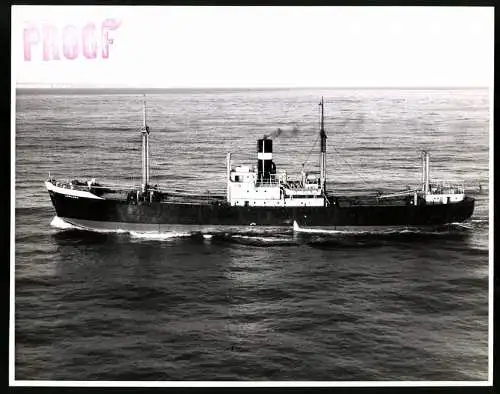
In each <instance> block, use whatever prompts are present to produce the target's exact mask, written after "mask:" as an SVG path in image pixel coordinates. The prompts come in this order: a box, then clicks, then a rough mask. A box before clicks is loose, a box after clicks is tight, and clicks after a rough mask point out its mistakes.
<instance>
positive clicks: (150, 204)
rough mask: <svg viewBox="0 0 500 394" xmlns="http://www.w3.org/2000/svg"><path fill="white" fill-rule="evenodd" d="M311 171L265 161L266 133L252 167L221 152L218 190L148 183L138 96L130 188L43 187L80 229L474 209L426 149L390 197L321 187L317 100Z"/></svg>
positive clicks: (338, 223) (361, 222)
mask: <svg viewBox="0 0 500 394" xmlns="http://www.w3.org/2000/svg"><path fill="white" fill-rule="evenodd" d="M319 106H320V123H319V125H320V127H319V136H318V139H319V142H320V143H319V150H318V152H317V154H318V159H319V171H316V172H313V171H311V172H305V171H302V172H301V173H300V174H298V176H296V178H295V179H292V178H290V177H289V176H288V175H287V173H286V171H279V170H277V168H276V164H275V163H274V161H273V138H272V137H271V136H266V135H264V136H263V137H262V138H260V139H258V140H257V152H256V153H257V155H256V156H257V157H256V162H255V163H254V164H253V165H233V161H232V158H231V153H228V154H227V163H226V172H227V173H226V193H225V194H224V193H222V194H221V195H212V196H210V197H207V196H206V195H201V194H200V195H193V194H190V195H188V194H180V195H179V194H177V193H175V192H174V190H171V189H169V188H168V187H161V186H158V185H151V184H150V157H149V138H150V128H149V126H148V124H147V116H146V115H147V107H146V100H145V98H144V100H143V124H142V127H141V128H140V133H141V134H142V182H141V184H140V185H136V186H125V185H124V186H120V185H109V184H108V185H106V184H101V183H99V182H97V180H96V179H95V178H92V179H90V180H87V181H82V180H71V181H67V180H66V181H65V180H61V181H60V180H57V179H55V178H54V177H52V176H50V175H49V178H48V179H47V180H46V181H45V187H46V189H47V191H48V193H49V195H50V199H51V201H52V204H53V206H54V209H55V212H56V215H57V217H59V218H61V219H62V220H64V221H65V222H67V223H69V224H71V225H73V226H75V227H77V228H80V229H85V230H124V231H146V232H162V231H169V230H170V229H171V228H172V227H175V226H191V227H193V226H194V227H196V228H198V227H201V228H207V227H210V228H213V227H214V226H215V227H219V226H233V227H234V226H237V227H241V226H245V227H246V226H251V227H254V226H271V227H289V228H294V229H295V230H297V229H300V228H313V229H322V228H325V229H335V230H342V229H347V228H356V229H366V228H369V229H378V228H388V227H390V228H391V229H392V228H408V227H414V226H416V227H426V228H427V227H429V226H432V227H436V226H442V225H449V224H452V223H462V222H465V221H467V219H469V218H470V217H471V216H472V214H473V211H474V199H473V198H472V197H470V196H467V195H465V190H464V185H463V183H449V182H432V181H431V179H430V154H429V152H426V151H423V152H422V154H421V163H422V166H421V171H422V179H421V184H420V185H419V186H418V187H415V188H413V189H411V190H403V191H397V192H394V193H390V194H380V193H374V194H372V195H359V196H347V195H344V196H343V195H337V194H336V193H332V192H330V191H329V190H327V188H326V178H327V167H326V148H327V136H326V132H325V128H324V100H323V98H321V101H320V103H319Z"/></svg>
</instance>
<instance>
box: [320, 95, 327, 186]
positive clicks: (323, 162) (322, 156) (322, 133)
mask: <svg viewBox="0 0 500 394" xmlns="http://www.w3.org/2000/svg"><path fill="white" fill-rule="evenodd" d="M319 105H320V107H321V125H320V132H319V135H320V137H321V144H320V162H319V170H320V183H321V189H322V190H323V192H325V191H326V133H325V127H324V126H325V125H324V103H323V97H321V102H320V103H319Z"/></svg>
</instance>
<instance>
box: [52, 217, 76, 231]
mask: <svg viewBox="0 0 500 394" xmlns="http://www.w3.org/2000/svg"><path fill="white" fill-rule="evenodd" d="M50 225H51V226H52V227H55V228H58V229H61V230H68V229H77V228H78V227H76V226H73V225H72V224H71V223H68V222H65V221H64V220H63V219H61V218H60V217H59V216H54V219H52V221H51V222H50Z"/></svg>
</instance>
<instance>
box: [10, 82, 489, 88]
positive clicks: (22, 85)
mask: <svg viewBox="0 0 500 394" xmlns="http://www.w3.org/2000/svg"><path fill="white" fill-rule="evenodd" d="M30 85H33V86H30ZM54 85H55V86H54ZM15 88H16V90H17V89H19V90H23V89H40V90H43V89H46V90H52V89H54V90H56V89H78V90H99V89H101V90H103V89H104V90H105V89H108V90H214V89H218V90H292V89H339V90H341V89H349V90H351V89H366V90H368V89H387V90H388V89H412V90H428V89H436V90H437V89H449V90H452V89H489V86H442V85H436V86H170V87H147V86H144V87H140V86H74V85H73V86H72V85H71V84H64V83H61V84H59V83H58V84H48V83H47V84H35V83H33V84H30V83H21V84H16V87H15Z"/></svg>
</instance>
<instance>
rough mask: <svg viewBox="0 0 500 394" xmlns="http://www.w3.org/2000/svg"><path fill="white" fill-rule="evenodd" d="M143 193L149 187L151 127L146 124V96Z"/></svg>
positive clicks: (143, 124) (144, 98) (144, 110)
mask: <svg viewBox="0 0 500 394" xmlns="http://www.w3.org/2000/svg"><path fill="white" fill-rule="evenodd" d="M141 134H142V192H143V193H144V192H146V190H147V189H148V187H149V126H148V125H147V122H146V96H145V95H144V97H143V101H142V128H141Z"/></svg>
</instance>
